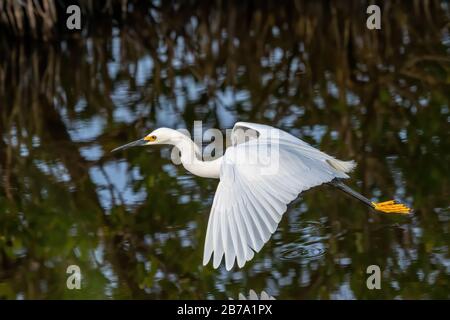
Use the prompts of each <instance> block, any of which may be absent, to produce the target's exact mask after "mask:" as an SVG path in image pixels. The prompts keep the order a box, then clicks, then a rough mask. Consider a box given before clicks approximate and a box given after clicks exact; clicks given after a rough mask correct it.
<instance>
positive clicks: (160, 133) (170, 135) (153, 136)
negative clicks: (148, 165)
mask: <svg viewBox="0 0 450 320" xmlns="http://www.w3.org/2000/svg"><path fill="white" fill-rule="evenodd" d="M182 136H183V135H182V134H181V133H180V132H178V131H176V130H173V129H169V128H159V129H156V130H154V131H152V132H150V133H149V134H148V135H146V136H145V137H144V138H142V139H139V140H136V141H133V142H130V143H127V144H125V145H123V146H120V147H118V148H115V149H114V150H112V151H111V152H115V151H119V150H124V149H128V148H131V147H139V146H149V145H155V144H176V143H177V141H178V140H179V139H180V138H181V137H182Z"/></svg>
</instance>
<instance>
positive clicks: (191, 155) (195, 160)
mask: <svg viewBox="0 0 450 320" xmlns="http://www.w3.org/2000/svg"><path fill="white" fill-rule="evenodd" d="M175 146H176V147H177V148H178V149H179V150H180V152H181V163H182V164H183V167H184V168H185V169H186V170H187V171H189V172H190V173H192V174H194V175H196V176H199V177H203V178H216V179H218V178H219V177H220V165H221V164H222V157H220V158H218V159H215V160H211V161H202V160H201V158H200V157H201V150H199V148H198V146H197V145H196V144H195V143H194V142H193V141H192V140H191V139H189V138H188V137H183V138H182V139H180V140H179V141H177V143H175ZM196 151H197V152H196Z"/></svg>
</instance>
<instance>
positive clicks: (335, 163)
mask: <svg viewBox="0 0 450 320" xmlns="http://www.w3.org/2000/svg"><path fill="white" fill-rule="evenodd" d="M327 162H328V164H329V165H330V166H332V167H333V168H334V169H336V170H337V171H341V172H344V173H348V172H350V171H352V170H353V169H355V167H356V162H355V161H353V160H351V161H341V160H338V159H334V158H332V159H329V160H327Z"/></svg>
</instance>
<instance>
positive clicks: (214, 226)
mask: <svg viewBox="0 0 450 320" xmlns="http://www.w3.org/2000/svg"><path fill="white" fill-rule="evenodd" d="M244 130H248V131H250V132H253V133H254V135H252V136H251V138H249V139H247V140H245V139H244V140H242V132H243V131H244ZM231 141H232V145H231V146H230V147H229V148H227V149H226V151H225V154H224V156H222V157H220V158H217V159H215V160H211V161H202V159H201V156H200V154H201V153H200V150H199V147H198V146H197V145H196V144H195V143H194V142H193V141H192V140H191V139H190V138H189V137H188V136H186V135H184V134H183V133H181V132H179V131H177V130H174V129H169V128H159V129H156V130H154V131H153V132H151V133H150V134H149V135H147V136H146V137H145V138H143V139H140V140H137V141H134V142H131V143H128V144H126V145H124V146H121V147H119V148H116V149H114V150H113V151H117V150H123V149H126V148H130V147H134V146H147V145H160V144H169V145H173V146H175V147H177V148H178V149H179V150H180V152H181V158H180V160H181V163H182V164H183V166H184V168H186V170H188V171H189V172H191V173H192V174H194V175H197V176H200V177H205V178H216V179H220V182H219V184H218V186H217V190H216V194H215V196H214V200H213V204H212V209H211V213H210V216H209V221H208V227H207V231H206V239H205V248H204V255H203V264H204V265H206V264H207V263H208V262H209V261H210V260H211V257H212V256H214V257H213V266H214V268H217V267H218V266H219V265H220V263H221V261H222V258H223V256H225V266H226V269H227V270H230V269H231V268H232V267H233V265H234V262H235V260H237V265H238V266H239V267H243V266H244V264H245V263H246V262H247V261H249V260H251V259H252V258H253V255H254V254H255V252H259V251H260V250H261V248H262V247H263V245H264V244H265V243H266V242H267V241H268V240H269V238H270V236H271V235H272V234H273V233H274V232H275V230H276V228H277V226H278V223H279V222H280V220H281V217H282V215H283V214H284V212H285V211H286V209H287V205H288V204H289V203H290V202H291V201H293V200H294V199H296V198H297V196H298V195H299V194H300V193H301V192H302V191H305V190H307V189H309V188H312V187H315V186H318V185H321V184H324V183H327V184H330V185H333V186H335V187H337V188H339V189H340V190H342V191H344V192H346V193H348V194H349V195H351V196H353V197H355V198H356V199H358V200H360V201H362V202H363V203H365V204H366V205H368V206H369V207H370V208H372V209H375V210H377V211H381V212H384V213H400V214H407V213H411V209H409V208H408V207H406V206H405V205H403V204H400V203H397V202H395V201H393V200H391V201H386V202H381V203H375V202H371V201H370V200H369V199H367V198H366V197H364V196H363V195H361V194H359V193H357V192H356V191H354V190H352V189H351V188H349V187H348V186H346V185H345V184H344V183H343V182H342V179H347V178H349V176H348V175H347V173H349V172H350V171H352V170H353V169H354V167H355V163H354V161H341V160H337V159H335V158H334V157H332V156H330V155H328V154H326V153H324V152H322V151H320V150H318V149H316V148H314V147H312V146H311V145H309V144H307V143H306V142H304V141H302V140H300V139H298V138H296V137H294V136H293V135H291V134H289V133H287V132H285V131H282V130H279V129H276V128H273V127H270V126H267V125H261V124H255V123H248V122H237V123H236V124H235V125H234V127H233V130H232V133H231ZM261 150H265V151H266V152H265V153H266V154H267V150H268V152H269V153H270V152H272V156H271V157H270V158H269V163H263V161H258V157H259V156H261V154H262V152H261ZM255 159H256V161H253V160H255ZM266 162H267V161H266ZM270 162H274V163H275V164H276V165H274V166H272V167H273V168H270V166H271V164H273V163H270Z"/></svg>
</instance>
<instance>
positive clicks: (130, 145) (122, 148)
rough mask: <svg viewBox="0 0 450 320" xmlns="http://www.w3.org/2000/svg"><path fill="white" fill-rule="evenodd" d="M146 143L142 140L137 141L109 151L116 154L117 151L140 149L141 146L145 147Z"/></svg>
mask: <svg viewBox="0 0 450 320" xmlns="http://www.w3.org/2000/svg"><path fill="white" fill-rule="evenodd" d="M147 143H148V141H146V140H144V139H139V140H136V141H133V142H130V143H127V144H125V145H123V146H120V147H117V148H115V149H114V150H111V152H116V151H119V150H125V149H128V148H131V147H141V146H145V145H146V144H147Z"/></svg>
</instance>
